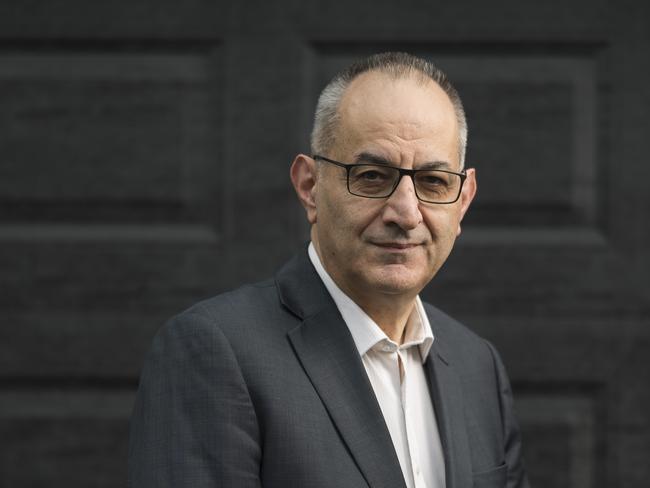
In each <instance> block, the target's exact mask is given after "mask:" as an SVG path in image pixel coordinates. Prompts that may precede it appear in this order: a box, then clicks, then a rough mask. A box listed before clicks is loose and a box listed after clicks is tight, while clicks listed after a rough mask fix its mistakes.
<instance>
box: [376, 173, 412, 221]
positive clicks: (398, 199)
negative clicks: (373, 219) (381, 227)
mask: <svg viewBox="0 0 650 488" xmlns="http://www.w3.org/2000/svg"><path fill="white" fill-rule="evenodd" d="M382 217H383V220H384V223H386V224H389V223H393V224H396V225H397V226H399V227H400V228H401V229H402V230H412V229H415V228H416V227H417V226H418V225H420V222H422V213H421V212H420V201H419V200H418V197H417V195H416V194H415V187H414V186H413V179H412V178H411V177H409V176H406V175H405V176H403V177H402V179H401V180H400V182H399V183H398V185H397V188H395V191H394V192H393V194H392V195H391V196H390V197H388V200H387V201H386V205H385V207H384V212H383V215H382Z"/></svg>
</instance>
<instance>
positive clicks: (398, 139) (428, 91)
mask: <svg viewBox="0 0 650 488" xmlns="http://www.w3.org/2000/svg"><path fill="white" fill-rule="evenodd" d="M339 116H340V119H339V133H338V134H337V135H338V136H339V137H337V140H338V142H339V145H341V146H342V148H341V149H343V150H345V152H346V153H349V152H350V151H355V150H357V149H358V150H365V149H375V150H380V151H381V152H388V153H393V157H394V158H395V157H399V158H403V157H404V155H403V154H402V153H408V154H410V155H411V156H412V157H415V156H417V155H418V154H421V153H422V154H421V156H422V157H429V156H435V157H445V158H453V156H454V155H455V156H456V157H457V152H458V121H457V119H456V114H455V111H454V107H453V105H452V103H451V100H450V99H449V97H448V96H447V94H446V93H445V92H444V91H443V90H442V88H440V86H438V84H437V83H435V82H434V81H433V80H431V79H428V78H426V79H423V78H422V77H421V76H420V75H411V76H408V77H406V78H395V77H393V76H390V75H388V74H385V73H381V72H377V71H371V72H367V73H363V74H362V75H359V76H358V77H357V78H355V79H354V80H353V81H352V82H351V83H350V86H349V87H348V89H347V90H346V92H345V94H344V95H343V97H342V99H341V103H340V105H339ZM372 146H377V147H376V148H373V147H372ZM394 153H400V154H399V155H398V154H394ZM411 153H412V154H411ZM415 153H417V154H415ZM429 153H436V154H431V155H430V154H429ZM438 153H440V154H438ZM396 162H397V161H396Z"/></svg>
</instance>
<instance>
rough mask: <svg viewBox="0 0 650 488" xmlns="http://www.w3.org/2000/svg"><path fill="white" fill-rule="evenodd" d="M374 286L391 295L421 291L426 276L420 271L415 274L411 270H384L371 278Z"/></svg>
mask: <svg viewBox="0 0 650 488" xmlns="http://www.w3.org/2000/svg"><path fill="white" fill-rule="evenodd" d="M369 281H370V282H371V283H372V285H371V286H372V288H374V289H376V290H378V291H380V292H381V293H385V294H389V295H400V294H404V293H415V294H417V293H419V292H420V290H421V289H422V288H424V284H426V282H425V280H424V278H423V277H422V276H421V275H420V274H419V273H418V274H417V275H415V274H414V273H413V272H412V271H411V270H403V269H402V270H382V272H381V273H378V275H375V276H373V277H372V280H369ZM423 282H424V284H423Z"/></svg>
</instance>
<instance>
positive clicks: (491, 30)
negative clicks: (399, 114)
mask: <svg viewBox="0 0 650 488" xmlns="http://www.w3.org/2000/svg"><path fill="white" fill-rule="evenodd" d="M648 5H650V4H649V3H648V2H642V1H638V2H635V1H619V2H616V3H614V2H607V1H605V0H574V1H553V2H522V1H520V0H511V1H510V0H500V1H491V2H485V1H483V0H471V1H466V2H431V1H429V2H416V1H400V2H395V1H387V0H375V1H368V0H348V1H345V2H324V1H306V0H305V1H300V2H298V1H291V0H279V1H275V2H236V1H232V2H227V1H221V2H219V1H212V2H208V1H201V0H189V1H185V2H182V3H181V2H171V1H160V0H131V1H128V2H127V1H122V0H120V1H113V2H88V1H85V0H84V1H82V0H72V1H66V2H64V1H54V0H31V1H25V0H21V1H17V0H4V1H2V3H1V4H0V313H1V318H2V322H1V329H0V439H1V445H2V447H0V486H2V487H11V488H13V487H41V486H43V487H49V488H54V487H117V486H122V485H123V484H124V480H125V477H126V469H125V467H126V462H125V458H126V449H127V430H128V418H129V415H130V411H131V406H132V402H133V397H134V392H135V389H136V386H137V378H138V374H139V371H140V368H141V366H142V361H143V357H144V354H145V352H146V350H147V348H148V346H149V343H150V341H151V338H152V336H153V334H154V332H155V331H156V329H157V328H158V327H159V326H160V325H161V324H162V323H163V322H164V320H165V319H166V318H168V317H169V316H170V315H172V314H174V313H175V312H177V311H179V310H181V309H183V308H184V307H186V306H188V305H190V304H192V303H193V302H195V301H197V300H199V299H201V298H204V297H208V296H210V295H213V294H215V293H218V292H220V291H223V290H226V289H229V288H232V287H234V286H236V285H238V284H240V283H243V282H247V281H251V280H256V279H259V278H263V277H267V276H268V275H269V274H270V273H272V272H273V271H274V270H275V269H276V268H277V267H278V266H279V265H280V264H281V263H282V262H283V261H284V260H285V259H286V258H287V257H288V256H290V255H291V254H292V253H293V252H294V251H295V250H296V249H297V248H299V247H300V245H301V243H302V242H303V241H304V240H305V239H306V236H307V226H306V224H305V221H304V217H303V213H302V210H301V209H300V208H299V206H298V203H297V201H296V198H295V197H294V195H293V191H292V189H291V187H290V184H289V179H288V168H289V164H290V162H291V160H292V158H293V156H294V155H295V154H296V153H297V152H300V151H308V146H307V134H308V131H309V129H310V125H311V120H310V119H311V114H312V111H313V107H314V103H315V99H316V96H317V93H318V92H319V90H320V89H321V88H322V86H323V83H324V82H325V81H326V80H327V79H328V77H329V76H331V74H332V73H333V72H334V71H335V70H336V69H338V68H339V67H342V66H344V65H345V64H346V63H348V62H349V61H351V60H353V59H355V58H357V57H358V56H362V55H366V54H369V53H372V52H376V51H382V50H388V49H403V50H408V51H411V52H413V53H416V54H420V55H422V56H425V57H427V58H430V59H432V60H434V61H436V62H438V64H439V65H440V66H441V67H442V68H444V69H445V70H447V71H448V73H449V74H450V76H451V78H452V79H453V80H455V82H456V84H457V85H458V88H459V89H460V91H461V95H462V96H463V98H464V100H465V104H466V108H467V113H468V117H469V122H470V144H469V151H468V165H469V166H474V167H476V168H477V171H478V180H479V192H478V198H477V200H476V202H475V205H474V207H473V208H472V209H471V210H470V215H469V216H468V218H467V221H466V224H465V232H464V234H463V235H462V236H461V238H460V240H459V242H458V244H457V247H456V249H455V251H454V254H453V255H452V257H451V258H450V260H449V262H448V263H447V265H446V266H445V267H444V269H443V270H442V271H441V272H440V274H439V276H438V277H437V278H436V279H435V281H434V283H433V284H432V285H431V286H430V287H429V288H427V289H426V290H425V292H424V296H425V298H426V299H428V300H430V301H431V302H433V303H435V304H436V305H438V306H439V307H441V308H443V309H444V310H446V311H448V312H449V313H451V314H452V315H454V316H456V317H457V318H459V319H461V320H463V321H464V322H466V323H467V324H468V325H470V326H471V327H473V328H474V329H475V330H477V331H478V332H480V333H481V334H483V335H484V336H486V337H488V338H490V339H491V340H492V341H494V343H495V344H496V345H497V346H498V348H499V349H500V351H501V352H502V354H503V357H504V360H505V362H506V365H507V366H508V369H509V371H510V374H511V376H512V379H513V383H514V389H515V395H516V405H517V407H518V411H519V414H520V418H521V422H522V424H523V429H524V435H525V443H526V444H525V449H526V457H527V461H528V466H529V471H530V476H531V480H532V481H533V482H534V483H535V486H536V487H538V488H546V487H553V488H555V487H557V488H562V487H572V488H592V487H600V488H605V487H607V488H609V487H626V488H636V487H638V488H641V487H646V486H647V485H648V480H650V463H648V462H647V461H648V459H649V458H650V425H649V423H650V389H649V388H648V386H649V385H648V382H649V377H650V375H649V373H650V354H649V353H648V351H649V350H650V328H649V327H650V323H649V320H648V316H649V309H650V306H649V305H648V300H649V298H650V254H649V253H648V252H647V248H648V246H649V245H650V226H649V225H648V214H649V211H650V191H648V181H649V180H650V167H649V165H648V157H647V147H648V141H649V139H650V137H649V136H650V131H649V128H650V122H649V121H648V110H649V108H650V7H648Z"/></svg>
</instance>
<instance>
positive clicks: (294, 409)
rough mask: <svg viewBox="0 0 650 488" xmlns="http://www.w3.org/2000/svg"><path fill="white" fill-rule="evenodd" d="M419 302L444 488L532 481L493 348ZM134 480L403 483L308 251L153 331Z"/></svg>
mask: <svg viewBox="0 0 650 488" xmlns="http://www.w3.org/2000/svg"><path fill="white" fill-rule="evenodd" d="M425 308H426V311H427V314H428V316H429V320H430V322H431V327H432V329H433V334H434V337H435V340H434V342H433V346H432V348H431V352H430V353H429V356H428V358H427V360H426V363H425V370H426V373H427V375H428V380H429V386H430V393H431V400H432V402H433V405H434V408H435V412H436V416H437V421H438V426H439V430H440V437H441V440H442V446H443V452H444V456H445V465H446V478H447V488H471V487H475V488H488V487H494V488H497V487H508V488H514V487H527V486H528V482H527V480H526V475H525V472H524V470H523V467H522V462H521V446H520V437H519V429H518V427H517V423H516V421H515V418H514V416H513V411H512V397H511V392H510V386H509V383H508V378H507V376H506V373H505V370H504V368H503V365H502V363H501V360H500V359H499V356H498V355H497V353H496V351H495V350H494V348H493V347H492V346H491V345H490V344H489V343H488V342H486V341H485V340H483V339H481V338H480V337H478V336H476V335H475V334H473V333H472V332H470V331H469V330H468V329H466V328H465V327H463V326H462V325H461V324H459V323H458V322H455V321H454V320H453V319H451V318H450V317H448V316H447V315H445V314H443V313H442V312H441V311H439V310H438V309H436V308H434V307H432V306H430V305H425ZM129 486H131V487H133V488H136V487H137V488H141V487H147V488H149V487H150V488H154V487H157V488H165V487H175V488H180V487H193V488H202V487H233V488H248V487H250V488H253V487H260V486H263V487H265V488H273V487H277V488H288V487H300V488H325V487H328V488H330V487H331V488H363V487H370V488H403V487H405V484H404V480H403V478H402V471H401V469H400V466H399V461H398V459H397V455H396V454H395V451H394V448H393V445H392V442H391V438H390V434H389V433H388V429H387V427H386V424H385V423H384V419H383V416H382V413H381V410H380V408H379V404H378V403H377V400H376V397H375V395H374V392H373V390H372V387H371V385H370V382H369V380H368V377H367V375H366V372H365V369H364V367H363V364H362V362H361V358H360V356H359V353H358V351H357V349H356V347H355V345H354V342H353V340H352V336H351V335H350V332H349V330H348V328H347V326H346V324H345V322H344V321H343V319H342V318H341V315H340V314H339V312H338V309H337V308H336V305H335V304H334V301H333V300H332V298H331V297H330V295H329V293H328V292H327V290H326V288H325V286H324V285H323V283H322V281H321V280H320V278H319V277H318V275H317V273H316V271H315V269H314V268H313V266H312V264H311V262H310V261H309V258H308V256H307V253H306V252H302V253H301V254H300V255H298V256H296V257H294V258H293V260H291V261H290V262H289V263H287V264H286V265H285V266H284V268H282V269H281V270H280V271H279V272H278V274H277V275H276V277H275V279H274V280H269V281H266V282H263V283H259V284H256V285H250V286H245V287H243V288H240V289H238V290H236V291H233V292H230V293H226V294H224V295H220V296H217V297H215V298H212V299H210V300H206V301H204V302H201V303H199V304H197V305H195V306H194V307H192V308H190V309H189V310H187V311H185V312H183V313H182V314H180V315H178V316H177V317H175V318H174V319H172V320H171V321H170V322H169V323H167V324H166V325H165V326H164V327H163V328H162V329H161V330H160V331H159V333H158V334H157V336H156V338H155V339H154V342H153V346H152V348H151V351H150V353H149V355H148V357H147V359H146V364H145V367H144V370H143V372H142V377H141V380H140V387H139V390H138V394H137V400H136V403H135V407H134V411H133V417H132V419H131V436H130V444H129Z"/></svg>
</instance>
